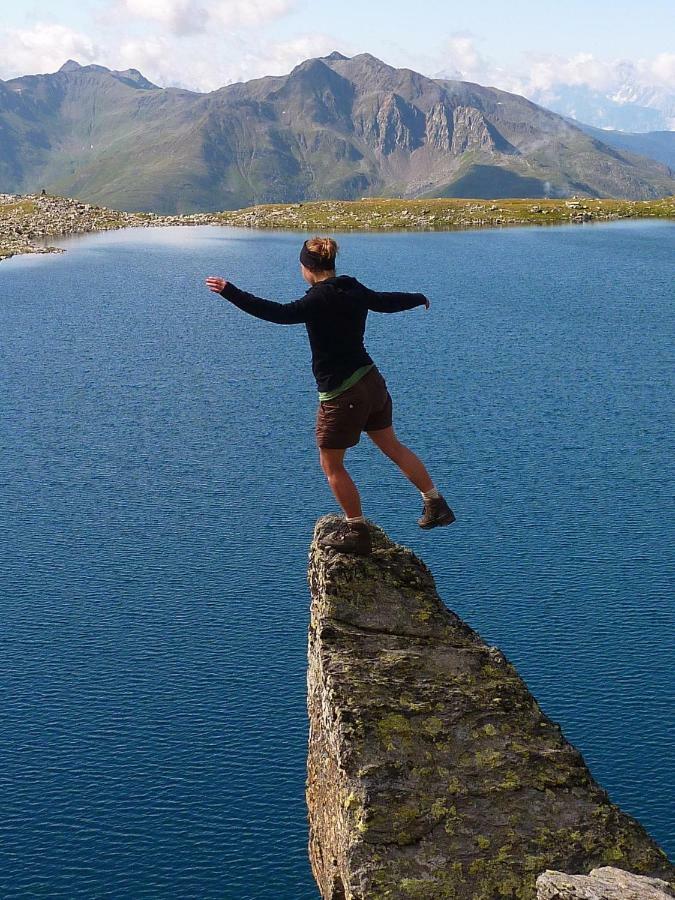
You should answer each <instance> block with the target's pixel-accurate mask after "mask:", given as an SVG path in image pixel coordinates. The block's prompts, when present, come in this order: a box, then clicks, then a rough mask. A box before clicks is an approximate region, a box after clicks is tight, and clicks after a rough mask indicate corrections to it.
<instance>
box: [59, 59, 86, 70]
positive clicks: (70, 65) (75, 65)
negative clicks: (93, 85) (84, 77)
mask: <svg viewBox="0 0 675 900" xmlns="http://www.w3.org/2000/svg"><path fill="white" fill-rule="evenodd" d="M81 68H82V66H81V65H80V64H79V62H77V60H74V59H67V60H66V61H65V62H64V64H63V65H62V66H61V68H60V69H59V72H77V70H78V69H81Z"/></svg>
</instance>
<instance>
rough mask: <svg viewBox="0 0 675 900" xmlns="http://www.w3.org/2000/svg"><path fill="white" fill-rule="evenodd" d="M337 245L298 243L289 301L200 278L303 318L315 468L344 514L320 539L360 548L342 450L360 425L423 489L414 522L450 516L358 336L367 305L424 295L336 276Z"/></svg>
mask: <svg viewBox="0 0 675 900" xmlns="http://www.w3.org/2000/svg"><path fill="white" fill-rule="evenodd" d="M337 249H338V246H337V244H336V242H335V241H334V240H333V239H332V238H319V237H316V238H312V239H311V240H307V241H305V242H304V244H303V245H302V249H301V251H300V270H301V272H302V277H303V278H304V279H305V281H306V282H307V283H308V284H309V285H310V287H309V288H308V289H307V290H306V291H305V296H304V297H302V298H301V299H300V300H295V301H294V302H293V303H275V302H273V301H271V300H263V299H262V298H260V297H255V296H253V294H248V293H246V292H245V291H242V290H240V289H239V288H238V287H235V285H234V284H232V282H231V281H226V280H225V279H224V278H216V277H211V278H207V279H206V284H207V286H208V287H209V288H210V290H212V291H213V292H214V293H217V294H221V295H222V296H223V297H225V298H226V299H227V300H229V301H230V303H233V304H234V305H235V306H238V307H239V309H242V310H243V311H244V312H247V313H250V315H252V316H256V318H258V319H264V320H265V321H267V322H277V323H278V324H279V325H295V324H299V323H303V324H304V325H305V327H306V329H307V334H308V336H309V343H310V346H311V349H312V371H313V373H314V377H315V379H316V383H317V386H318V389H319V408H318V411H317V417H316V441H317V444H318V447H319V458H320V462H321V468H322V469H323V471H324V473H325V475H326V478H327V479H328V484H329V485H330V487H331V490H332V491H333V493H334V495H335V499H336V500H337V501H338V503H339V504H340V506H341V507H342V509H343V511H344V514H345V520H346V527H343V528H342V529H340V531H339V532H338V534H337V535H336V536H335V537H334V538H330V539H326V540H324V542H323V546H325V547H330V548H332V549H335V550H338V551H340V552H342V553H357V554H363V555H365V554H368V553H370V551H371V540H370V532H369V530H368V525H367V523H366V520H365V518H364V516H363V513H362V510H361V499H360V497H359V492H358V490H357V488H356V485H355V484H354V482H353V481H352V479H351V476H350V475H349V472H348V471H347V470H346V469H345V465H344V457H345V451H346V450H347V448H348V447H354V446H355V445H356V444H358V442H359V440H360V437H361V432H362V431H365V432H366V434H367V435H368V437H369V438H370V439H371V440H372V441H373V442H374V443H375V444H376V445H377V446H378V447H379V448H380V450H381V451H382V452H383V453H384V454H385V455H386V456H388V457H389V459H391V460H393V462H395V463H396V465H397V466H398V467H399V468H400V469H401V471H402V472H403V474H404V475H405V476H406V477H407V478H409V479H410V481H411V482H412V483H413V484H414V485H415V487H417V489H418V490H419V491H420V493H421V494H422V498H423V500H424V510H423V513H422V517H421V518H420V519H418V524H419V526H420V528H435V527H436V526H438V525H450V523H451V522H454V521H455V516H454V514H453V512H452V510H451V509H450V507H449V506H448V504H447V503H446V502H445V500H444V498H443V497H442V496H441V494H439V492H438V491H437V489H436V488H435V486H434V483H433V481H432V480H431V478H430V476H429V473H428V472H427V470H426V468H425V467H424V463H423V462H422V460H421V459H419V457H418V456H416V455H415V454H414V453H413V452H412V450H409V449H408V447H406V446H405V445H404V444H402V443H401V442H400V441H399V440H398V438H397V437H396V435H395V433H394V429H393V426H392V401H391V396H390V394H389V391H388V389H387V385H386V382H385V380H384V378H383V377H382V375H381V374H380V372H379V370H378V368H377V366H376V365H375V363H374V362H373V360H372V359H371V357H370V356H369V355H368V352H367V351H366V348H365V346H364V343H363V336H364V332H365V327H366V318H367V316H368V310H373V311H374V312H385V313H393V312H401V311H402V310H405V309H413V308H414V307H415V306H424V307H426V308H427V309H428V308H429V301H428V300H427V298H426V297H425V296H424V294H412V293H401V292H398V291H373V290H371V289H370V288H367V287H365V285H363V284H361V283H360V282H359V281H357V280H356V278H352V277H351V276H350V275H336V274H335V255H336V253H337Z"/></svg>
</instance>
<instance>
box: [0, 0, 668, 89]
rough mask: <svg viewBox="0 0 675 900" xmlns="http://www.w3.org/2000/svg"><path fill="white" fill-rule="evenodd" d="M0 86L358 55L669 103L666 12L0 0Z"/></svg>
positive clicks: (643, 5)
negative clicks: (15, 80) (624, 92)
mask: <svg viewBox="0 0 675 900" xmlns="http://www.w3.org/2000/svg"><path fill="white" fill-rule="evenodd" d="M0 8H1V9H2V16H1V17H0V78H2V79H5V80H6V79H8V78H12V77H15V76H17V75H26V74H34V73H38V72H52V71H55V70H56V69H58V68H59V67H60V66H61V64H62V63H63V62H65V60H66V59H68V58H69V57H72V58H73V59H75V60H77V61H78V62H80V63H81V64H83V65H86V64H88V63H98V64H100V65H105V66H107V67H109V68H113V69H126V68H136V69H140V71H142V72H143V74H144V75H145V76H146V77H147V78H149V79H150V80H151V81H153V82H155V83H156V84H159V85H162V86H164V87H166V86H180V87H187V88H190V89H192V90H200V91H208V90H214V89H216V88H218V87H221V86H223V85H225V84H229V83H231V82H233V81H245V80H247V79H249V78H257V77H260V76H263V75H277V74H283V73H285V72H289V71H290V70H291V69H292V68H293V66H295V65H297V63H299V62H301V61H302V60H304V59H307V58H309V57H312V56H322V55H325V54H327V53H329V52H331V51H332V50H339V51H340V52H341V53H344V54H345V55H346V56H353V55H355V54H357V53H363V52H368V53H372V54H373V55H374V56H377V57H379V58H380V59H382V60H384V61H385V62H387V63H389V64H390V65H394V66H399V67H401V66H402V67H407V68H411V69H415V70H416V71H418V72H422V73H423V74H425V75H430V76H438V75H441V74H443V75H447V76H449V77H457V78H463V79H465V80H469V81H477V82H479V83H481V84H491V85H494V86H496V87H501V88H503V89H505V90H512V91H514V92H516V93H522V94H524V95H525V96H534V95H536V96H537V97H541V96H542V93H545V92H546V90H547V89H548V88H550V87H551V86H552V85H554V84H571V85H577V86H578V85H586V86H588V87H590V88H592V89H594V90H600V91H603V92H610V93H611V92H612V91H616V90H618V89H619V88H620V86H621V84H622V83H626V82H627V81H628V82H630V83H633V84H638V85H647V86H654V87H657V88H660V89H665V90H667V91H668V92H669V93H672V92H675V7H674V5H673V0H642V2H639V0H611V2H610V0H565V3H560V2H552V0H549V2H548V3H546V2H542V0H537V2H534V0H510V2H509V3H504V2H503V0H500V2H497V0H481V2H480V3H467V2H466V0H464V2H462V3H456V2H453V0H449V2H448V0H443V2H440V0H412V2H411V0H408V2H403V0H338V2H335V3H333V4H329V3H327V2H326V0H323V2H316V0H315V2H313V3H310V2H309V0H77V2H75V0H14V2H12V0H0Z"/></svg>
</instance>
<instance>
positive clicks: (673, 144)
mask: <svg viewBox="0 0 675 900" xmlns="http://www.w3.org/2000/svg"><path fill="white" fill-rule="evenodd" d="M570 121H572V122H573V124H574V125H576V126H577V127H578V128H581V130H582V131H585V132H586V134H590V135H591V137H594V138H596V139H597V140H599V141H603V142H604V143H605V144H607V145H608V146H610V147H614V148H615V149H617V150H630V151H631V153H639V154H640V155H641V156H648V157H649V158H650V159H655V160H657V162H661V163H663V164H664V165H666V166H669V167H670V168H671V169H675V131H646V132H639V133H637V134H635V133H633V132H630V131H613V130H611V129H604V128H594V127H593V126H592V125H585V124H584V123H582V122H574V121H573V120H570Z"/></svg>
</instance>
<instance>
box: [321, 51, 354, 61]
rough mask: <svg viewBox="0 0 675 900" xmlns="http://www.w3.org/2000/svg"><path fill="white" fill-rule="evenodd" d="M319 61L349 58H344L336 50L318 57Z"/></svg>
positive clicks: (346, 57)
mask: <svg viewBox="0 0 675 900" xmlns="http://www.w3.org/2000/svg"><path fill="white" fill-rule="evenodd" d="M319 59H323V60H334V59H349V57H348V56H345V55H344V53H340V52H339V51H338V50H333V52H332V53H329V54H328V56H320V57H319Z"/></svg>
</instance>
